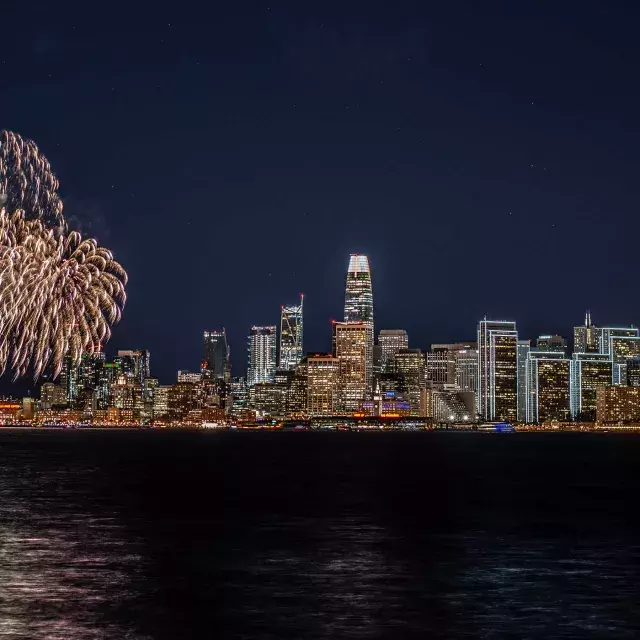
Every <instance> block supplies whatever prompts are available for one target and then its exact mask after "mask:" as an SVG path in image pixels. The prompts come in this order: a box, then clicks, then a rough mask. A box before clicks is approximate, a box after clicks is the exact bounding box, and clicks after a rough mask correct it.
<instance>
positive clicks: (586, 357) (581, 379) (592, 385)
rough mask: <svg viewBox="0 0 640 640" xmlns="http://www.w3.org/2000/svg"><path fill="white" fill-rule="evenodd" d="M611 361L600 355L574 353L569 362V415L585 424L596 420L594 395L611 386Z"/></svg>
mask: <svg viewBox="0 0 640 640" xmlns="http://www.w3.org/2000/svg"><path fill="white" fill-rule="evenodd" d="M611 371H612V366H611V360H610V359H609V357H608V356H607V355H606V354H602V353H587V354H584V353H574V354H573V360H572V362H571V415H572V416H573V417H574V418H577V419H578V420H585V421H587V422H589V421H594V420H595V419H596V393H597V390H598V388H599V387H607V386H611V377H612V374H611Z"/></svg>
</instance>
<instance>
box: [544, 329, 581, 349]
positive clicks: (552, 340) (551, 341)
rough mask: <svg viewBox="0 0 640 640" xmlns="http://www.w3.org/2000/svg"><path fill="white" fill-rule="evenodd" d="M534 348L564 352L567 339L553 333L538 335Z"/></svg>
mask: <svg viewBox="0 0 640 640" xmlns="http://www.w3.org/2000/svg"><path fill="white" fill-rule="evenodd" d="M578 328H580V327H578ZM536 349H537V350H538V351H544V352H549V351H554V352H557V353H565V352H566V350H567V341H566V340H565V339H564V338H563V337H562V336H558V335H555V334H554V335H544V336H538V339H537V340H536Z"/></svg>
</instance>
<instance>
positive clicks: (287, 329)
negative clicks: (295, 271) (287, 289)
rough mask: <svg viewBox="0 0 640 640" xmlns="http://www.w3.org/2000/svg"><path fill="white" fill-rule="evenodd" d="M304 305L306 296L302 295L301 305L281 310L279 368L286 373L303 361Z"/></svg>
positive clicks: (285, 307)
mask: <svg viewBox="0 0 640 640" xmlns="http://www.w3.org/2000/svg"><path fill="white" fill-rule="evenodd" d="M303 303H304V296H302V295H301V296H300V304H299V305H293V306H283V307H282V309H281V313H280V359H279V365H278V367H279V368H280V369H284V370H286V371H293V370H294V369H295V368H296V365H297V364H298V362H300V360H302V340H303V328H304V325H303V313H302V312H303Z"/></svg>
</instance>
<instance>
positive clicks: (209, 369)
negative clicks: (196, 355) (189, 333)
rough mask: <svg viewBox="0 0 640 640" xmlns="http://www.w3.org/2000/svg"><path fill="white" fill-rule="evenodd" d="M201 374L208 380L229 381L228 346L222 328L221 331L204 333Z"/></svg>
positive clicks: (225, 334)
mask: <svg viewBox="0 0 640 640" xmlns="http://www.w3.org/2000/svg"><path fill="white" fill-rule="evenodd" d="M202 372H203V374H204V376H205V377H206V379H208V380H228V379H229V376H230V373H231V372H230V367H229V344H228V343H227V333H226V331H225V329H224V327H223V328H222V331H205V332H204V358H203V362H202Z"/></svg>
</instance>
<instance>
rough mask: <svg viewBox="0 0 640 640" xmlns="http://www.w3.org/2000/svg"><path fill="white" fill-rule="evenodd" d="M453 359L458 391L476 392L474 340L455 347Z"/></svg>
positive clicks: (476, 354) (476, 364) (476, 353)
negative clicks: (461, 346)
mask: <svg viewBox="0 0 640 640" xmlns="http://www.w3.org/2000/svg"><path fill="white" fill-rule="evenodd" d="M454 360H455V372H456V379H455V385H456V387H457V388H458V389H459V390H460V391H472V392H473V393H476V391H477V390H478V349H477V345H476V344H475V342H474V343H470V344H469V345H465V346H464V347H463V348H459V349H456V350H455V351H454ZM474 414H475V410H474Z"/></svg>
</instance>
